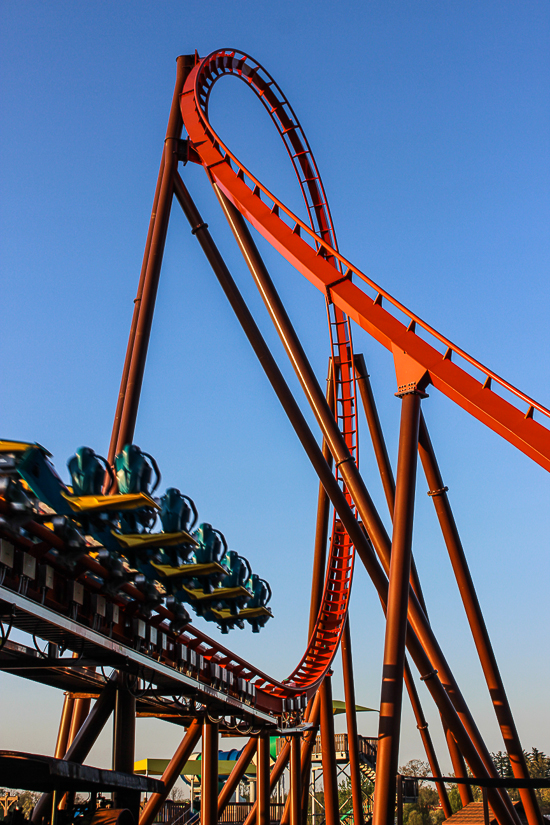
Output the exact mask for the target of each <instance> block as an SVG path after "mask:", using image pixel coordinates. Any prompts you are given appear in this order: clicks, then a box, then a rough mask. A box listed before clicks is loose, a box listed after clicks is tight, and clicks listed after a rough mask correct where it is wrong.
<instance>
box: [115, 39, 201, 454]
mask: <svg viewBox="0 0 550 825" xmlns="http://www.w3.org/2000/svg"><path fill="white" fill-rule="evenodd" d="M194 63H195V58H194V55H182V56H180V57H178V59H177V62H176V84H175V88H174V95H173V97H172V107H171V109H170V117H169V119H168V127H167V130H166V139H165V141H164V151H163V154H162V160H161V165H160V171H159V177H158V181H157V189H156V192H155V199H154V202H153V212H152V215H151V221H150V224H149V233H148V236H147V242H146V245H145V254H144V257H143V264H142V270H141V277H140V281H139V286H138V292H137V297H136V299H135V301H134V315H133V318H132V325H131V328H130V336H129V340H128V348H127V351H126V360H125V362H124V368H123V372H122V380H121V384H120V391H119V397H118V402H117V408H116V412H115V420H114V423H113V431H112V434H111V443H110V446H109V454H108V460H109V462H110V463H111V464H112V463H113V460H114V457H115V454H116V453H117V452H118V451H119V450H121V449H122V447H123V446H124V445H125V444H127V443H129V442H130V441H132V439H133V436H134V428H135V424H136V418H137V410H138V404H139V397H140V393H141V384H142V381H143V373H144V370H145V360H146V358H147V348H148V345H149V336H150V333H151V325H152V323H153V312H154V309H155V301H156V296H157V288H158V282H159V277H160V268H161V264H162V257H163V253H164V244H165V241H166V233H167V231H168V220H169V218H170V209H171V205H172V196H173V192H174V183H173V175H174V172H175V171H176V170H177V165H178V140H179V138H180V136H181V131H182V128H183V121H182V118H181V111H180V102H179V99H180V95H181V92H182V90H183V85H184V83H185V79H186V77H187V76H188V74H189V72H190V71H191V70H192V68H193V66H194Z"/></svg>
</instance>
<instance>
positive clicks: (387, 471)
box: [353, 353, 428, 616]
mask: <svg viewBox="0 0 550 825" xmlns="http://www.w3.org/2000/svg"><path fill="white" fill-rule="evenodd" d="M353 363H354V367H355V380H356V381H357V386H358V387H359V394H360V396H361V401H362V404H363V410H364V412H365V418H366V419H367V424H368V427H369V434H370V437H371V441H372V446H373V448H374V455H375V456H376V463H377V465H378V472H379V473H380V479H381V481H382V486H383V487H384V493H385V496H386V501H387V504H388V510H389V512H390V516H391V517H392V519H393V510H394V506H395V480H394V477H393V470H392V466H391V463H390V458H389V456H388V450H387V447H386V441H385V438H384V433H383V432H382V425H381V424H380V417H379V415H378V410H377V408H376V401H375V400H374V393H373V391H372V387H371V383H370V376H369V374H368V372H367V365H366V363H365V358H364V356H363V355H361V354H360V353H359V354H357V355H354V357H353ZM411 586H412V588H413V590H414V592H415V594H416V598H417V599H418V601H419V603H420V607H421V608H422V610H423V611H424V613H425V614H426V616H427V615H428V611H427V609H426V602H425V601H424V594H423V592H422V587H421V586H420V579H419V577H418V572H417V569H416V564H415V561H414V555H413V556H412V557H411Z"/></svg>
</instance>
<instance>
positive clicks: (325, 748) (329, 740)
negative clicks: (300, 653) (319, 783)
mask: <svg viewBox="0 0 550 825" xmlns="http://www.w3.org/2000/svg"><path fill="white" fill-rule="evenodd" d="M319 691H320V694H321V707H320V710H321V715H320V728H321V760H322V764H323V788H324V793H325V822H326V825H339V823H340V812H339V810H338V780H337V776H336V751H335V749H334V713H333V709H332V686H331V682H330V675H327V676H325V678H324V679H323V683H322V685H321V687H320V688H319Z"/></svg>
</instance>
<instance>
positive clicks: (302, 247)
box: [181, 49, 550, 470]
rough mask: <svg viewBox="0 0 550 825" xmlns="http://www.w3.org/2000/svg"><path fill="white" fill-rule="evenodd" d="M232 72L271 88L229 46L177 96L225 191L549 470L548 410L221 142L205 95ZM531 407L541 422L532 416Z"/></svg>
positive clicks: (393, 346) (454, 394) (372, 328)
mask: <svg viewBox="0 0 550 825" xmlns="http://www.w3.org/2000/svg"><path fill="white" fill-rule="evenodd" d="M229 71H231V72H232V73H234V74H236V75H239V73H240V76H241V77H242V79H243V80H245V81H246V82H248V83H249V84H250V85H251V86H253V85H254V84H255V85H257V86H261V84H263V86H264V87H265V91H264V93H263V95H262V97H266V99H267V98H268V96H269V92H270V90H271V89H272V88H273V87H272V79H271V77H270V75H268V73H267V72H265V70H264V69H262V67H261V66H259V64H257V63H256V61H253V60H252V58H249V57H248V56H246V55H244V56H243V55H242V53H239V52H236V51H235V50H229V49H223V50H219V51H217V52H214V53H213V54H212V55H209V56H208V57H206V58H204V59H203V60H202V61H200V63H198V64H197V65H196V66H195V68H194V69H193V71H192V72H191V73H190V75H189V77H188V79H187V81H186V83H185V86H184V91H183V94H182V96H181V112H182V117H183V121H184V125H185V127H186V129H187V132H188V134H189V137H190V139H191V141H192V144H193V147H194V149H195V151H196V153H197V155H198V158H199V159H200V162H201V163H202V165H203V166H204V167H205V168H206V169H208V171H209V173H210V175H211V176H212V178H213V179H214V180H215V182H216V184H217V185H218V186H219V187H220V189H221V190H222V191H223V192H224V194H225V195H226V196H227V197H228V198H229V199H230V200H231V202H232V203H233V204H234V206H235V207H236V208H237V209H238V210H239V211H240V212H241V214H242V215H243V216H244V217H245V218H247V219H248V220H249V221H250V223H252V225H253V226H254V227H255V228H256V229H257V230H258V231H259V232H260V233H261V234H262V235H263V236H264V237H265V238H266V239H267V240H268V241H269V242H270V243H271V244H272V245H273V246H274V247H275V248H276V249H277V250H278V251H279V252H280V253H281V254H282V255H283V257H285V258H286V259H287V260H288V261H289V262H290V263H291V264H292V265H293V266H294V267H295V268H296V269H298V271H299V272H300V273H301V274H303V275H304V276H305V277H306V278H308V280H310V281H311V282H312V283H313V284H314V285H315V286H316V287H317V288H318V289H320V290H321V291H322V292H324V293H325V294H328V295H329V296H330V298H331V300H332V301H333V303H334V304H335V305H336V306H337V307H339V308H340V309H341V310H342V312H344V313H346V314H347V315H348V316H349V317H350V318H351V319H352V320H354V321H356V323H358V324H359V325H360V326H361V327H362V328H363V329H365V330H366V331H367V332H368V333H369V334H370V335H372V336H373V337H374V338H375V339H376V340H378V341H379V342H380V343H381V344H383V346H385V347H386V348H387V349H389V350H390V351H392V352H406V353H407V354H408V355H409V357H410V358H412V359H413V360H414V361H416V362H417V364H419V365H420V367H422V368H423V369H424V370H426V371H427V372H428V373H429V379H430V382H431V383H432V384H433V386H434V387H436V388H437V389H439V390H440V391H441V392H443V393H444V394H445V395H446V396H447V397H448V398H450V399H451V400H452V401H454V402H455V403H457V404H458V405H459V406H461V407H462V408H463V409H465V410H466V411H467V412H469V413H470V414H471V415H473V416H474V417H475V418H477V419H478V420H479V421H481V422H482V423H483V424H485V425H486V426H488V427H490V428H491V429H492V430H493V431H494V432H496V433H497V434H499V435H500V436H502V437H503V438H505V439H506V440H507V441H509V442H510V443H511V444H513V445H514V446H515V447H517V448H518V449H519V450H521V451H522V452H523V453H525V454H526V455H527V456H529V458H531V459H532V460H533V461H536V462H537V463H538V464H540V465H541V466H542V467H544V468H545V469H547V470H550V429H549V427H550V410H548V409H547V408H546V407H544V406H543V405H542V404H540V403H538V402H537V401H535V400H534V399H533V398H530V397H529V396H528V395H526V394H525V393H523V392H522V391H521V390H518V389H517V388H516V387H514V386H513V385H512V384H510V383H509V382H508V381H506V380H505V379H503V378H501V377H500V376H499V375H497V373H495V372H494V371H493V370H491V369H489V368H487V367H485V366H484V365H483V364H481V363H480V362H479V361H478V360H477V359H475V358H474V357H472V356H471V355H469V354H468V353H467V352H466V351H465V350H463V349H462V348H461V347H459V346H457V345H456V344H454V343H453V342H452V341H450V340H449V339H448V338H446V337H445V336H444V335H442V334H441V333H439V332H438V331H437V330H435V329H434V328H433V327H432V326H430V325H429V324H427V323H426V322H425V321H423V320H422V319H421V318H420V317H419V316H418V315H417V314H416V313H414V312H412V311H411V310H409V309H407V307H405V306H404V305H403V304H401V303H400V302H399V301H397V300H396V299H395V298H394V297H393V296H392V295H390V294H389V293H388V292H387V291H386V290H384V289H383V288H382V287H380V286H379V285H378V284H376V283H375V282H374V281H373V280H372V279H371V278H369V277H368V276H367V275H365V274H364V273H362V272H361V271H360V270H359V269H358V268H357V267H355V266H354V265H353V264H352V263H351V262H350V261H348V260H347V259H346V258H344V257H343V256H342V255H341V254H340V253H339V251H338V250H337V249H336V247H335V244H334V243H329V242H327V237H328V235H329V232H327V231H325V230H324V228H321V230H319V232H316V231H314V230H313V229H311V228H310V227H309V226H308V225H307V224H306V223H305V222H304V221H302V220H301V219H300V218H299V217H297V216H296V215H295V214H294V213H293V212H292V211H291V210H290V209H288V208H287V207H286V206H285V205H284V204H283V203H282V202H281V201H280V200H279V199H278V198H277V197H276V196H275V195H273V194H272V193H271V192H270V191H269V190H268V189H267V188H266V187H265V186H263V185H262V183H261V182H260V181H259V180H258V179H257V178H256V177H255V176H254V175H253V174H252V173H251V172H249V171H248V170H247V169H246V168H245V167H244V166H243V164H242V163H240V161H239V160H238V159H237V158H236V157H235V155H234V154H233V153H232V152H231V150H230V149H229V148H228V147H227V146H226V145H225V144H224V143H223V141H222V140H221V138H220V137H219V136H218V135H217V133H216V132H215V131H214V129H213V128H212V126H211V124H210V122H209V120H208V113H207V101H208V94H209V90H210V88H211V86H212V85H213V83H214V82H215V79H217V77H219V76H221V75H222V74H223V73H228V72H229ZM260 91H261V89H260ZM257 94H259V93H258V92H257ZM259 96H260V95H259ZM264 105H265V104H264ZM279 109H280V110H282V111H286V102H285V101H279ZM293 131H294V130H293ZM296 132H297V130H296ZM297 133H298V132H297ZM298 162H300V161H299V160H298ZM312 208H313V209H315V205H314V204H313V202H312ZM334 260H335V261H337V262H338V266H339V269H340V271H341V272H342V273H343V274H342V275H341V276H340V278H339V279H338V278H335V277H334V275H335V272H334V265H333V263H332V262H333V261H334ZM354 277H355V278H356V279H357V280H359V281H360V282H361V286H360V285H359V284H357V283H355V282H354V280H353V279H354ZM383 302H384V303H385V306H382V303H383ZM535 412H536V413H537V417H538V418H540V419H541V420H540V421H539V420H535V418H534V415H535Z"/></svg>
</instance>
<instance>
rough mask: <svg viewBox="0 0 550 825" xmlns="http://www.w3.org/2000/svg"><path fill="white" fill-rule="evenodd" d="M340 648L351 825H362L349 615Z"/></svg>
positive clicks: (361, 794) (361, 799)
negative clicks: (351, 815) (351, 805)
mask: <svg viewBox="0 0 550 825" xmlns="http://www.w3.org/2000/svg"><path fill="white" fill-rule="evenodd" d="M341 648H342V671H343V675H344V696H345V701H346V720H347V727H348V749H349V766H350V774H351V797H352V802H353V825H363V819H364V817H363V793H362V791H361V771H360V769H359V740H358V738H357V714H356V712H355V684H354V681H353V660H352V655H351V633H350V629H349V615H348V618H347V619H346V626H345V628H344V634H343V636H342V642H341Z"/></svg>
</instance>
